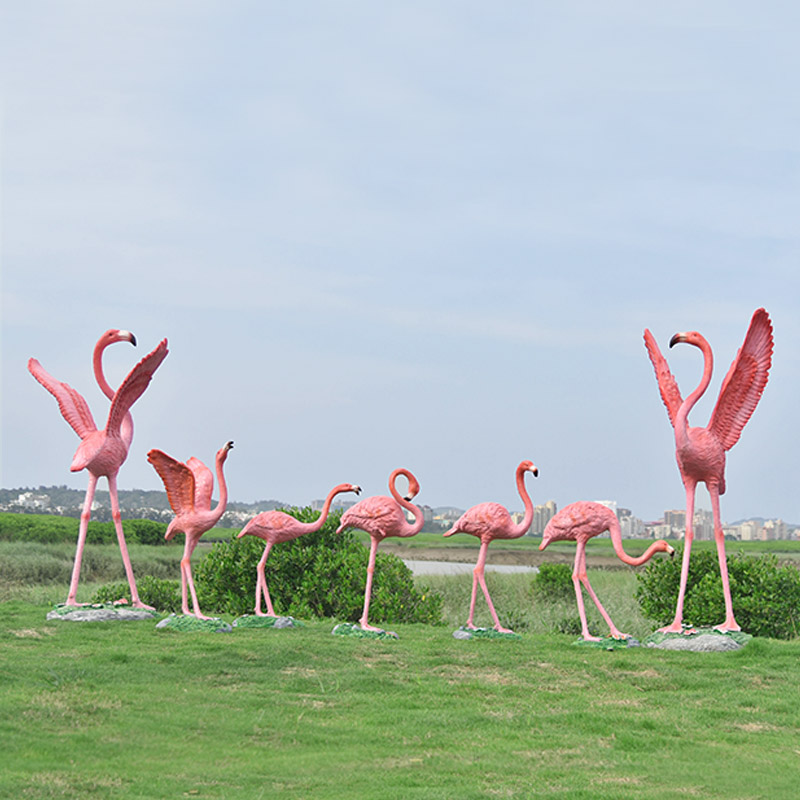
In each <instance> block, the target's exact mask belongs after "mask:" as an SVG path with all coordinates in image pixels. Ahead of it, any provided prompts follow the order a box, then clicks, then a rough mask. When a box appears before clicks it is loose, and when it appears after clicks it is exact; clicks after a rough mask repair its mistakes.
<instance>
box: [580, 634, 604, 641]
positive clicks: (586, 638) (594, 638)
mask: <svg viewBox="0 0 800 800" xmlns="http://www.w3.org/2000/svg"><path fill="white" fill-rule="evenodd" d="M581 638H582V639H583V641H584V642H602V641H603V640H602V639H601V638H600V637H599V636H592V635H591V634H590V633H586V634H584V635H583V636H582V637H581Z"/></svg>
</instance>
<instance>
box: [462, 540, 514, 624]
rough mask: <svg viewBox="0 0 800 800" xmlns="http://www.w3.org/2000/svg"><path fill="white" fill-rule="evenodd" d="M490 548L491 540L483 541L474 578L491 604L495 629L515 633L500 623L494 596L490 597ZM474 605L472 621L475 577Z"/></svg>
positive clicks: (487, 601) (487, 603) (490, 610)
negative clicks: (488, 575)
mask: <svg viewBox="0 0 800 800" xmlns="http://www.w3.org/2000/svg"><path fill="white" fill-rule="evenodd" d="M488 550H489V542H481V550H480V554H479V555H478V563H477V564H476V565H475V569H474V571H473V575H474V578H476V579H477V581H478V583H480V585H481V589H482V590H483V596H484V597H485V598H486V605H488V606H489V613H490V614H491V615H492V619H493V620H494V629H495V630H496V631H497V632H498V633H513V632H514V631H512V630H511V629H509V628H504V627H503V626H502V625H501V624H500V619H499V617H498V616H497V612H496V611H495V610H494V604H493V603H492V598H491V597H489V590H488V589H487V588H486V578H485V575H484V573H485V570H486V555H487V552H488ZM472 606H473V608H471V609H470V621H471V620H472V611H473V610H474V606H475V586H474V579H473V588H472Z"/></svg>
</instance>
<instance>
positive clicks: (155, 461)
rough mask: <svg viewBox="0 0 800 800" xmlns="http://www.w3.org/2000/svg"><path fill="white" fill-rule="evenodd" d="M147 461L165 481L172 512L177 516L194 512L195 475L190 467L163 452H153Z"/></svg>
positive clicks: (148, 455) (149, 454)
mask: <svg viewBox="0 0 800 800" xmlns="http://www.w3.org/2000/svg"><path fill="white" fill-rule="evenodd" d="M147 460H148V461H149V462H150V463H151V464H152V465H153V467H155V470H156V472H157V473H158V475H159V477H160V478H161V480H162V481H163V483H164V488H165V489H166V490H167V499H168V500H169V504H170V506H172V510H173V511H174V512H175V513H176V514H184V513H186V512H191V511H194V498H195V488H194V473H193V472H192V471H191V470H190V469H189V467H187V466H186V464H182V463H181V462H180V461H176V460H175V459H174V458H173V457H172V456H168V455H167V454H166V453H164V452H162V451H161V450H151V451H150V452H149V453H148V454H147Z"/></svg>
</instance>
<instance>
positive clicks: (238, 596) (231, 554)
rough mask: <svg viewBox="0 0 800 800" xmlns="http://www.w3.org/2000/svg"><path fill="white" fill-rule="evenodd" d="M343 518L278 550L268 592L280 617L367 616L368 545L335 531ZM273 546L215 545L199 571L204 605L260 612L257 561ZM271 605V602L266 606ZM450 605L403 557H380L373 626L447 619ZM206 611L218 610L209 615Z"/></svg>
mask: <svg viewBox="0 0 800 800" xmlns="http://www.w3.org/2000/svg"><path fill="white" fill-rule="evenodd" d="M288 513H290V514H291V515H292V516H294V517H296V518H297V519H299V520H301V521H302V522H312V521H314V520H315V519H316V518H317V516H318V512H315V511H312V510H311V509H310V508H304V509H291V511H289V512H288ZM340 516H341V515H340V514H339V513H336V512H333V513H332V514H331V515H330V516H329V517H328V519H327V520H326V522H325V524H324V525H323V526H322V528H321V529H320V530H319V531H317V532H315V533H309V534H306V535H304V536H301V537H299V538H297V539H294V540H293V541H291V542H284V543H281V544H277V545H275V547H274V548H273V549H272V551H271V552H270V555H269V559H268V560H267V564H266V570H265V574H266V578H267V587H268V589H269V593H270V597H271V598H272V603H273V605H274V606H275V610H276V612H277V613H280V614H285V615H291V616H295V617H335V618H337V619H340V620H345V621H350V622H355V621H357V620H358V619H359V617H360V616H361V611H362V607H363V602H364V589H365V585H366V576H367V557H368V552H367V550H366V548H365V547H364V546H363V545H362V544H360V543H359V542H358V540H357V539H356V537H355V535H354V534H353V533H352V532H351V531H344V532H343V533H341V534H337V533H335V530H336V528H337V526H338V525H339V518H340ZM264 547H265V544H264V542H263V541H262V540H261V539H258V538H256V537H254V536H245V537H243V538H242V539H237V538H236V535H235V534H234V536H233V537H232V538H231V539H230V540H229V541H226V542H219V543H217V544H215V545H214V547H213V549H212V550H211V552H210V553H209V554H208V555H207V556H206V557H205V558H204V559H203V561H202V562H201V563H200V564H199V565H198V566H197V567H196V569H195V571H194V575H195V586H196V588H197V592H198V598H199V601H200V606H201V608H203V610H204V611H205V609H206V607H208V608H209V609H214V610H215V612H216V613H228V614H233V615H237V616H238V615H241V614H247V613H252V611H253V607H254V602H255V585H256V564H257V563H258V561H259V559H260V558H261V556H262V554H263V552H264ZM262 608H263V604H262ZM441 610H442V600H441V598H440V597H439V596H438V595H436V594H433V593H431V592H429V591H427V590H426V589H425V588H421V589H417V588H416V587H415V586H414V581H413V578H412V575H411V570H409V569H408V567H406V565H405V564H404V563H403V562H402V560H401V559H399V558H397V557H396V556H393V555H388V554H384V553H378V557H377V559H376V563H375V574H374V577H373V583H372V600H371V602H370V610H369V618H370V621H371V622H376V623H377V622H381V623H387V624H391V623H403V622H425V623H438V622H440V621H441ZM206 613H210V611H209V612H206Z"/></svg>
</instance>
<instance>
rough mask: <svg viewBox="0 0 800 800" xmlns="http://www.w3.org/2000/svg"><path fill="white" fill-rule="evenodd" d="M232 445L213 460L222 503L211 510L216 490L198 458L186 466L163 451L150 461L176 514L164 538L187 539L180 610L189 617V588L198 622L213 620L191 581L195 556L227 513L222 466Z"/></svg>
mask: <svg viewBox="0 0 800 800" xmlns="http://www.w3.org/2000/svg"><path fill="white" fill-rule="evenodd" d="M232 448H233V442H228V443H227V444H225V446H224V447H221V448H220V449H219V450H218V451H217V456H216V458H215V460H214V463H215V464H216V471H217V483H218V484H219V500H218V501H217V505H216V507H215V508H211V494H212V492H213V490H214V477H213V475H212V474H211V470H210V469H209V468H208V467H207V466H206V465H205V464H204V463H203V462H202V461H200V459H199V458H194V457H192V458H190V459H189V460H188V461H187V462H186V463H185V464H184V463H182V462H181V461H176V460H175V459H174V458H172V456H168V455H167V454H166V453H163V452H162V451H161V450H151V451H150V452H149V453H148V454H147V460H148V461H149V462H150V463H151V464H152V465H153V467H154V468H155V470H156V472H157V473H158V475H159V477H160V478H161V480H162V481H163V482H164V488H165V489H166V490H167V499H168V500H169V504H170V506H171V507H172V510H173V511H174V512H175V519H173V520H172V522H170V524H169V525H168V526H167V532H166V534H165V535H164V538H165V539H167V540H169V539H172V537H173V536H175V534H176V533H182V534H183V535H184V536H185V537H186V541H185V543H184V547H183V558H182V559H181V610H182V611H183V613H184V614H190V613H192V612H190V611H189V602H188V597H187V591H186V589H187V586H188V589H189V592H190V593H191V595H192V607H193V608H194V616H195V617H197V618H198V619H211V617H206V616H204V615H203V614H201V613H200V606H199V604H198V602H197V592H195V590H194V580H192V553H193V552H194V549H195V547H197V543H198V542H199V541H200V537H201V536H202V535H203V534H204V533H205V532H206V531H210V530H211V529H212V528H213V527H214V526H215V525H216V524H217V523H218V522H219V520H220V517H221V516H222V515H223V514H224V513H225V507H226V506H227V504H228V486H227V484H226V483H225V474H224V472H223V469H222V468H223V466H224V464H225V459H226V458H227V457H228V452H229V451H230V450H231V449H232Z"/></svg>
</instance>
